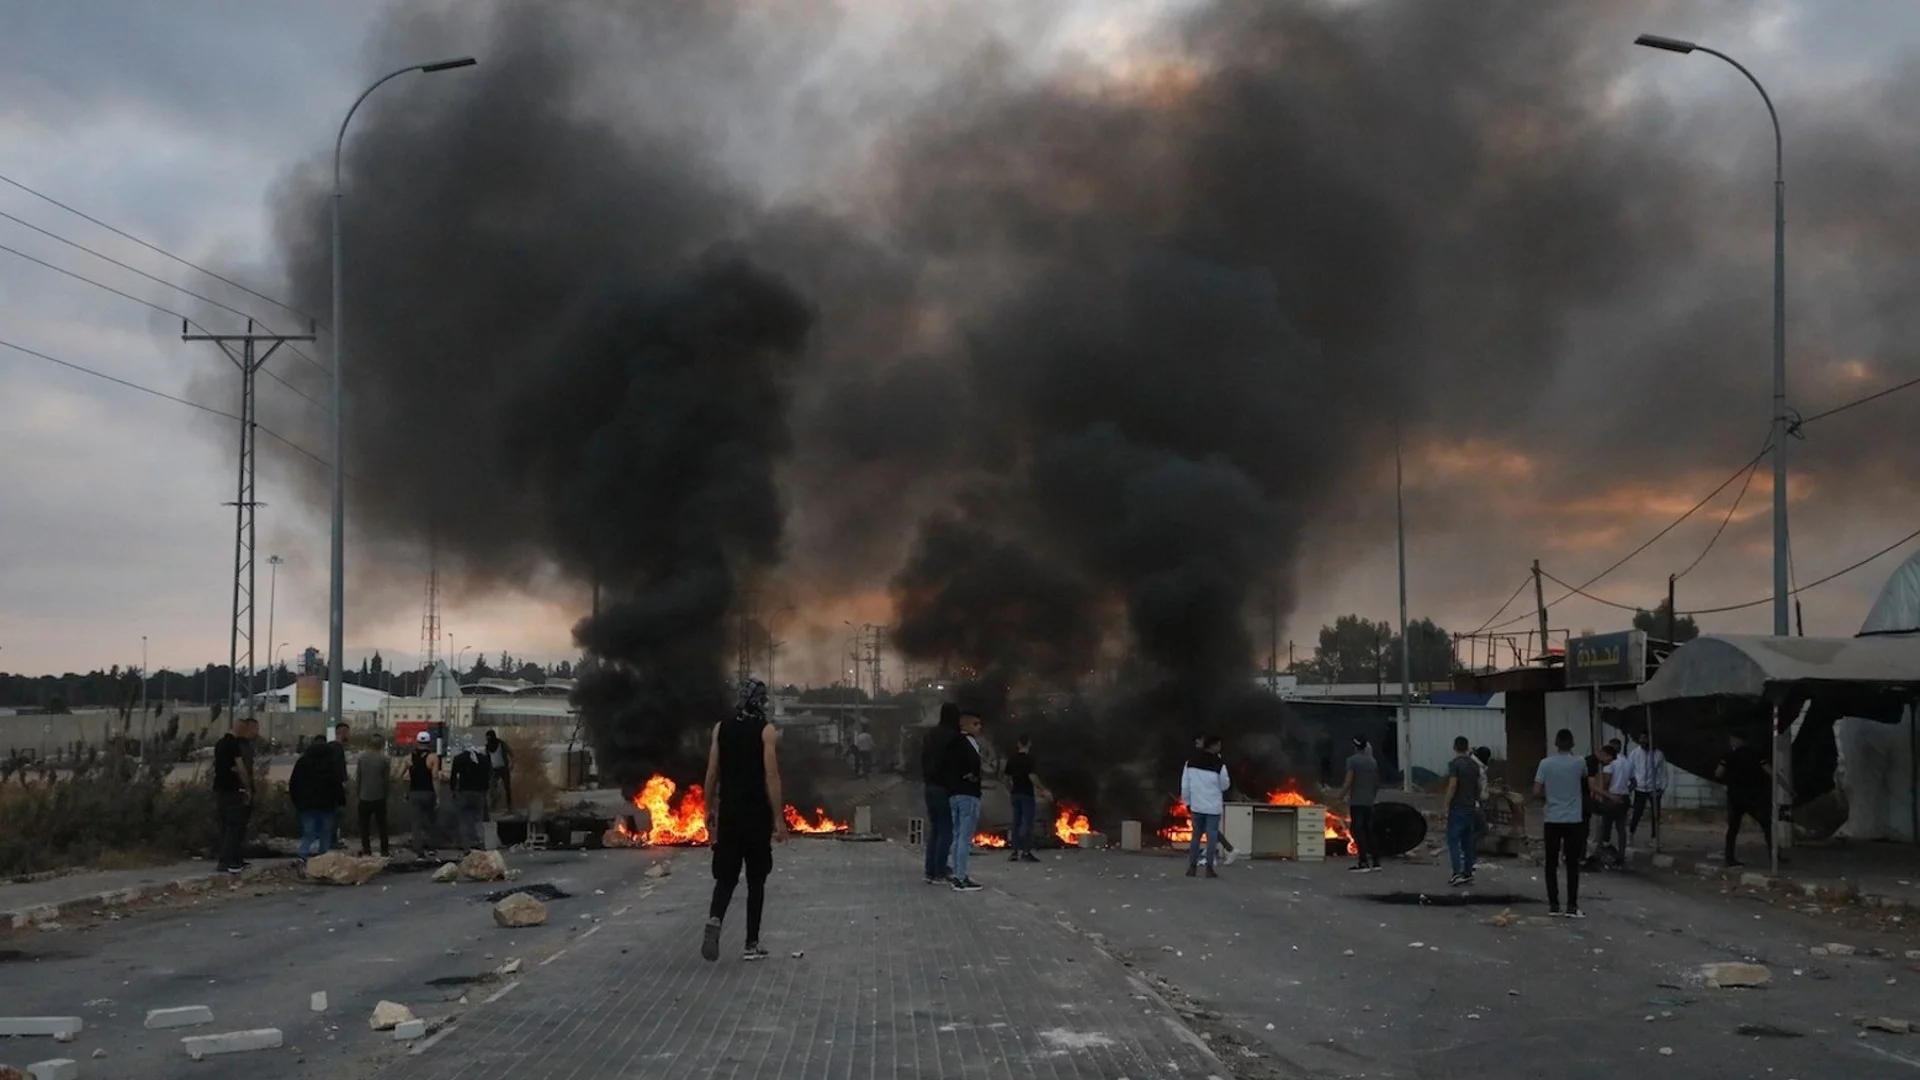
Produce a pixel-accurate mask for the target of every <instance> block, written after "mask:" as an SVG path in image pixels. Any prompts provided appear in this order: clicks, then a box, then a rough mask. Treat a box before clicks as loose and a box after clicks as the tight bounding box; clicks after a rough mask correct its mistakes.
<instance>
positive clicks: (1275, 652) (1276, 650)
mask: <svg viewBox="0 0 1920 1080" xmlns="http://www.w3.org/2000/svg"><path fill="white" fill-rule="evenodd" d="M1271 630H1272V636H1271V637H1270V638H1268V640H1267V692H1268V693H1270V694H1272V695H1273V696H1275V697H1279V696H1280V575H1279V574H1277V573H1276V574H1274V576H1273V620H1272V623H1271Z"/></svg>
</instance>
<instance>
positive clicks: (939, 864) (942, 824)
mask: <svg viewBox="0 0 1920 1080" xmlns="http://www.w3.org/2000/svg"><path fill="white" fill-rule="evenodd" d="M926 845H927V876H928V877H930V878H944V877H952V876H953V872H952V871H951V870H949V869H948V867H947V859H948V858H949V857H950V855H951V852H952V850H953V805H952V804H951V803H950V802H948V801H947V789H946V788H943V787H935V786H933V785H932V784H928V785H927V835H926Z"/></svg>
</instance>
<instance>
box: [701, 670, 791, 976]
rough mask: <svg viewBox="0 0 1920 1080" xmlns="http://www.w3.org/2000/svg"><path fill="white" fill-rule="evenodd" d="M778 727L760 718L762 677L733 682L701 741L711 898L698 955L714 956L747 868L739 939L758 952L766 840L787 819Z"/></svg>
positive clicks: (781, 834) (761, 956)
mask: <svg viewBox="0 0 1920 1080" xmlns="http://www.w3.org/2000/svg"><path fill="white" fill-rule="evenodd" d="M779 746H780V730H779V729H778V728H776V727H774V726H773V725H772V724H770V723H768V722H767V684H766V683H763V682H761V681H760V680H758V679H748V680H746V681H744V682H742V683H741V684H740V689H739V694H738V697H737V699H736V701H735V704H734V709H733V716H732V717H731V718H729V719H726V720H722V721H720V722H719V723H718V724H715V725H714V726H713V738H712V739H711V740H710V741H709V742H708V744H707V813H708V815H709V818H708V830H709V832H708V842H709V844H711V846H712V847H713V902H712V903H711V904H710V905H708V907H707V925H706V928H705V929H704V930H703V931H702V933H701V938H700V955H701V956H702V957H704V958H705V959H707V960H718V959H720V928H721V926H722V925H723V924H724V923H725V921H726V918H727V905H728V904H730V903H732V902H733V890H734V889H735V888H737V887H738V886H739V884H740V871H741V870H743V869H744V870H745V871H746V873H747V945H746V949H745V951H744V952H742V953H741V954H740V958H741V959H742V960H765V959H766V958H767V950H766V949H764V948H762V947H761V946H760V917H761V915H762V913H763V912H765V911H766V904H767V875H768V874H770V873H772V872H773V845H774V843H775V842H776V841H778V842H782V843H784V842H785V841H786V838H787V823H786V821H785V819H784V818H783V816H782V815H781V812H780V811H781V807H783V806H784V805H785V803H784V802H783V801H782V798H781V794H780V755H779Z"/></svg>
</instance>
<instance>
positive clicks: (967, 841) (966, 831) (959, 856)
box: [947, 795, 980, 881]
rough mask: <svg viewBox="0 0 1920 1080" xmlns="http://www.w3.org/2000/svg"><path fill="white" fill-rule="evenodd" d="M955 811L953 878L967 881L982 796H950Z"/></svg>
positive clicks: (950, 804)
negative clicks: (968, 858)
mask: <svg viewBox="0 0 1920 1080" xmlns="http://www.w3.org/2000/svg"><path fill="white" fill-rule="evenodd" d="M947 805H948V806H949V807H951V808H952V810H953V877H954V880H955V881H965V880H967V857H968V856H969V855H972V854H973V830H974V828H975V827H976V826H978V825H979V824H980V796H978V795H949V796H948V797H947Z"/></svg>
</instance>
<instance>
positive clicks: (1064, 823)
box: [1053, 804, 1093, 847]
mask: <svg viewBox="0 0 1920 1080" xmlns="http://www.w3.org/2000/svg"><path fill="white" fill-rule="evenodd" d="M1092 832H1093V823H1092V822H1091V821H1088V820H1087V815H1085V814H1083V813H1081V812H1080V808H1079V807H1077V806H1073V805H1071V804H1069V805H1065V806H1062V807H1061V808H1060V816H1059V817H1056V818H1054V819H1053V835H1054V836H1056V837H1058V838H1059V839H1060V842H1061V843H1062V844H1064V845H1066V846H1067V847H1079V846H1080V838H1081V837H1083V836H1087V835H1090V834H1091V833H1092Z"/></svg>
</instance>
